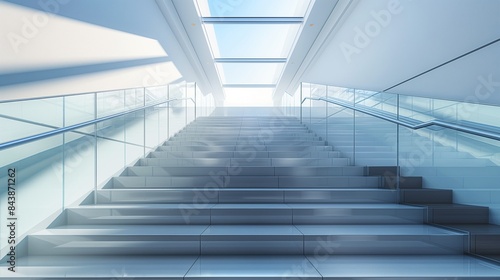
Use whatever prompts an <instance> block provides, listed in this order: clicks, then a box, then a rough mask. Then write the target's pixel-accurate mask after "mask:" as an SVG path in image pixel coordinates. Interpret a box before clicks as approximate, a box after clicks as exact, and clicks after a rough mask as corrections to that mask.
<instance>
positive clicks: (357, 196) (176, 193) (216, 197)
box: [96, 186, 398, 204]
mask: <svg viewBox="0 0 500 280" xmlns="http://www.w3.org/2000/svg"><path fill="white" fill-rule="evenodd" d="M397 194H398V192H397V191H395V190H389V189H322V188H310V189H300V188H279V189H278V188H213V187H212V188H211V186H207V187H206V188H183V189H175V188H163V189H146V188H137V189H103V190H98V191H97V201H96V202H97V203H99V204H161V203H188V204H189V203H190V204H193V203H194V204H210V203H233V204H235V203H254V204H255V203H396V202H397V197H398V195H397Z"/></svg>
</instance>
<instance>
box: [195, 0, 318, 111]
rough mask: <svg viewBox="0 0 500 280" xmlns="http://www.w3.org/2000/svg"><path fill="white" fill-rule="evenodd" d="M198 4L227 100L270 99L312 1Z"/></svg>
mask: <svg viewBox="0 0 500 280" xmlns="http://www.w3.org/2000/svg"><path fill="white" fill-rule="evenodd" d="M194 1H196V4H197V7H198V12H199V16H200V17H201V19H202V22H203V27H204V30H205V35H206V38H207V41H208V43H209V46H210V49H211V52H212V58H213V60H214V63H215V65H216V68H217V72H218V74H219V78H220V82H221V84H222V85H223V88H224V92H225V95H226V100H233V99H232V97H229V95H230V94H236V92H237V91H236V89H239V90H243V89H248V90H245V94H246V95H247V96H248V95H249V94H250V93H251V92H255V93H256V94H258V95H259V98H256V99H260V100H262V94H264V93H265V94H270V95H272V93H273V91H274V89H275V87H276V84H277V83H278V80H279V78H280V76H281V73H282V72H283V70H284V67H285V65H286V62H287V60H288V57H289V55H290V52H291V49H292V47H293V43H294V41H295V39H296V37H297V35H298V32H299V30H300V27H301V25H302V23H303V22H304V16H305V14H306V12H307V9H308V6H309V4H310V0H194ZM229 89H230V90H229ZM257 92H258V93H257ZM228 98H229V99H228ZM264 99H266V100H267V99H272V98H271V97H270V96H269V98H267V97H266V98H264ZM230 103H231V102H230Z"/></svg>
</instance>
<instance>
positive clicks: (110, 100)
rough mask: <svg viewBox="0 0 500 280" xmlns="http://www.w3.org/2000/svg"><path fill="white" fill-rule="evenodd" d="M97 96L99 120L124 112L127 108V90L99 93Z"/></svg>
mask: <svg viewBox="0 0 500 280" xmlns="http://www.w3.org/2000/svg"><path fill="white" fill-rule="evenodd" d="M96 95H97V96H96V98H97V117H98V118H101V117H104V116H109V115H113V114H116V113H119V112H123V111H124V110H125V108H126V107H125V104H126V102H127V101H126V98H125V97H126V95H125V90H114V91H105V92H98V93H97V94H96Z"/></svg>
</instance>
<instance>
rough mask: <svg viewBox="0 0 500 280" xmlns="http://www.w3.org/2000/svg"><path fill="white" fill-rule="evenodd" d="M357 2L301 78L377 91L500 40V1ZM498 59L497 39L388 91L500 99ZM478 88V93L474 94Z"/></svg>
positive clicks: (484, 100)
mask: <svg viewBox="0 0 500 280" xmlns="http://www.w3.org/2000/svg"><path fill="white" fill-rule="evenodd" d="M355 4H356V6H355V7H354V9H353V10H352V12H351V13H350V14H347V15H346V19H345V21H344V22H343V23H342V25H341V26H340V28H339V29H338V30H337V31H335V32H333V33H332V35H331V36H330V37H329V39H328V40H329V41H327V43H326V44H325V46H324V48H323V49H322V50H321V51H320V52H319V54H318V55H317V57H316V58H315V60H314V61H313V63H312V64H311V66H310V67H309V68H308V70H307V71H306V73H305V74H304V76H303V79H302V81H304V82H312V83H319V84H329V85H335V86H342V87H352V88H360V89H368V90H375V91H382V90H386V89H388V88H391V87H393V86H394V85H397V84H399V83H401V82H403V81H405V80H407V79H409V78H411V77H414V76H415V75H418V74H420V73H422V72H424V71H427V70H430V69H432V68H434V67H436V66H438V65H440V64H442V63H444V62H447V61H449V60H451V59H454V58H456V57H458V56H461V55H463V54H465V53H467V52H470V51H472V50H474V49H475V48H478V47H480V46H482V45H485V44H487V43H489V42H492V41H494V40H497V39H500V16H499V12H500V1H495V0H484V1H477V0H440V1H435V0H418V1H416V0H414V1H412V0H370V1H363V0H358V1H355ZM498 65H500V42H497V43H496V44H494V45H491V46H489V47H487V48H484V49H482V50H480V51H477V52H474V53H472V54H471V55H468V56H465V57H464V58H462V59H459V60H456V61H455V62H452V63H450V64H448V65H446V66H443V67H440V68H437V69H436V70H434V71H431V72H429V73H427V74H424V75H423V76H421V77H419V78H417V79H414V80H412V81H410V82H408V83H404V84H402V85H401V86H398V87H395V88H394V89H392V90H390V92H395V93H402V94H409V95H417V96H427V97H428V96H432V97H436V98H442V99H452V100H460V101H461V100H471V101H478V102H481V103H485V104H500V67H498ZM484 80H490V82H489V84H490V85H489V86H488V85H485V82H484ZM491 81H493V82H491ZM486 84H488V83H486ZM492 85H493V86H492ZM478 88H479V95H480V96H482V97H479V98H478V97H477V96H476V98H474V96H475V95H477V94H476V90H478ZM484 96H487V97H484Z"/></svg>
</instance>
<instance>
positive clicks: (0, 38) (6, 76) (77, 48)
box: [0, 0, 195, 100]
mask: <svg viewBox="0 0 500 280" xmlns="http://www.w3.org/2000/svg"><path fill="white" fill-rule="evenodd" d="M0 61H1V63H0V100H9V99H19V98H32V97H37V96H50V95H62V94H68V93H79V92H93V91H98V90H106V89H120V88H130V87H144V86H153V85H159V84H166V83H170V82H172V81H176V80H179V79H186V80H191V81H194V80H195V77H194V75H193V72H192V69H191V68H190V65H189V63H188V62H187V58H186V57H185V54H184V53H183V51H182V49H181V47H180V46H179V44H178V42H177V41H176V38H175V36H174V34H173V33H172V30H171V29H170V27H169V26H168V24H167V22H166V20H165V18H164V17H163V15H162V13H161V12H160V10H159V9H158V6H157V4H156V2H155V1H154V0H106V1H102V0H41V1H23V0H5V1H0Z"/></svg>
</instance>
